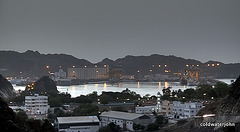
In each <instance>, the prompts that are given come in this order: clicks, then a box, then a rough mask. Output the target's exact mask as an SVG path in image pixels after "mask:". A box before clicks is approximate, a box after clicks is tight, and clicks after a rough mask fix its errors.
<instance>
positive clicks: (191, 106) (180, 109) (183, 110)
mask: <svg viewBox="0 0 240 132" xmlns="http://www.w3.org/2000/svg"><path fill="white" fill-rule="evenodd" d="M201 108H203V104H202V103H199V102H186V103H182V102H180V101H173V113H174V115H175V116H176V118H189V117H193V116H195V115H196V114H197V113H198V111H199V110H200V109H201Z"/></svg>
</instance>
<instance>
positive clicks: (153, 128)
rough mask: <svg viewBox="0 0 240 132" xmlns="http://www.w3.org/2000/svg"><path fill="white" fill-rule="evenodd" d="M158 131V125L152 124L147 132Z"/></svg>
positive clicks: (148, 126)
mask: <svg viewBox="0 0 240 132" xmlns="http://www.w3.org/2000/svg"><path fill="white" fill-rule="evenodd" d="M158 129H159V127H158V125H157V124H155V123H151V124H148V125H147V129H146V131H155V130H158Z"/></svg>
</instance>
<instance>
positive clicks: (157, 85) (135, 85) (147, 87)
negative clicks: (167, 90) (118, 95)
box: [13, 79, 234, 97]
mask: <svg viewBox="0 0 240 132" xmlns="http://www.w3.org/2000/svg"><path fill="white" fill-rule="evenodd" d="M218 80H219V81H223V82H225V83H227V84H230V83H231V80H234V79H218ZM168 86H171V87H172V90H178V89H181V90H182V91H183V90H185V89H187V88H196V86H181V85H180V84H179V82H123V83H115V84H110V83H99V84H98V83H97V84H85V85H72V86H57V89H58V91H59V92H68V93H70V94H71V96H72V97H77V96H80V95H87V94H89V93H92V92H93V91H97V93H98V94H101V93H102V91H112V92H121V91H123V90H125V89H126V88H128V89H129V90H131V91H134V92H136V93H137V94H140V95H141V96H144V95H146V94H150V95H151V96H152V95H156V94H157V92H160V93H161V94H162V89H163V88H164V87H168ZM13 87H14V89H15V90H19V89H20V90H25V87H24V86H16V85H13Z"/></svg>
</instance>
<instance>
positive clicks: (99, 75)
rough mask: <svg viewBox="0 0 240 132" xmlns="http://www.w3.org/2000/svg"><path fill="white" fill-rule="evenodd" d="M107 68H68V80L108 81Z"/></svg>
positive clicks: (106, 66) (105, 66)
mask: <svg viewBox="0 0 240 132" xmlns="http://www.w3.org/2000/svg"><path fill="white" fill-rule="evenodd" d="M108 72H109V66H108V65H104V67H99V66H95V67H87V66H84V67H82V68H76V67H73V68H68V78H73V79H81V80H90V79H108Z"/></svg>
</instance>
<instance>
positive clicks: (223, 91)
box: [214, 82, 229, 98]
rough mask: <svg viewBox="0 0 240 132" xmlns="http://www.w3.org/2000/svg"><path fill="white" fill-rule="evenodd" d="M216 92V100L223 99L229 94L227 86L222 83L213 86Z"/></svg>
mask: <svg viewBox="0 0 240 132" xmlns="http://www.w3.org/2000/svg"><path fill="white" fill-rule="evenodd" d="M214 87H215V88H214V90H215V91H216V94H217V98H223V97H225V96H226V95H227V94H228V93H229V86H228V85H227V84H226V83H223V82H217V83H216V85H215V86H214Z"/></svg>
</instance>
